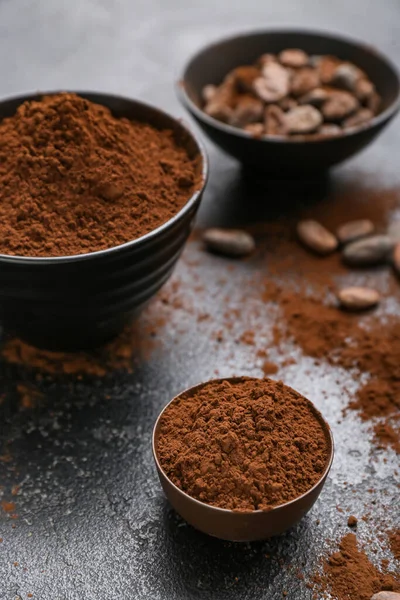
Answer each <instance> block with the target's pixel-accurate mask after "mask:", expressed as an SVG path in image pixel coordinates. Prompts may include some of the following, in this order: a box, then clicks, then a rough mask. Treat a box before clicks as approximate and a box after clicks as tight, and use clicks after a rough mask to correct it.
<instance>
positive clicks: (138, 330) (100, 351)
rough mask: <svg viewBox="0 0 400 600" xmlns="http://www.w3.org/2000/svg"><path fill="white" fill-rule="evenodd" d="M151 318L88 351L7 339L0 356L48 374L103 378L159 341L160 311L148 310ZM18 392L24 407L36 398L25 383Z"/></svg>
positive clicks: (143, 355) (130, 363) (128, 366)
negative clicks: (56, 349) (60, 349)
mask: <svg viewBox="0 0 400 600" xmlns="http://www.w3.org/2000/svg"><path fill="white" fill-rule="evenodd" d="M152 317H153V318H152V319H151V322H147V321H144V320H141V321H137V322H134V323H132V324H131V325H129V326H127V327H126V328H125V329H124V331H123V332H122V333H121V334H120V335H119V336H118V337H117V338H115V339H114V340H113V341H112V342H110V343H108V344H106V345H105V346H102V347H99V348H96V349H95V350H92V351H87V352H85V351H82V352H52V351H49V350H42V349H40V348H35V347H34V346H30V345H29V344H27V343H26V342H23V341H22V340H20V339H19V338H11V339H9V340H7V341H6V342H5V344H4V346H3V348H2V349H1V356H2V358H3V360H5V361H6V362H8V363H10V364H17V365H23V366H25V367H27V368H28V369H30V370H33V371H38V372H41V373H48V374H52V375H77V376H80V375H88V376H93V377H104V376H105V375H107V374H108V373H111V372H113V371H118V370H125V371H128V372H129V371H132V370H133V365H134V361H135V359H142V360H146V359H147V358H148V357H149V355H150V354H151V352H152V351H153V350H154V349H155V348H156V347H157V344H158V343H159V340H158V338H157V337H156V331H158V332H159V331H160V330H161V328H162V327H163V325H164V319H163V317H162V316H161V314H153V313H152ZM160 343H161V342H160ZM18 391H19V393H20V394H21V402H22V404H23V405H24V404H25V405H26V407H28V405H29V403H33V402H34V401H35V400H36V399H37V394H35V396H34V397H33V396H32V393H30V390H28V389H27V386H20V388H19V390H18ZM24 394H25V399H24Z"/></svg>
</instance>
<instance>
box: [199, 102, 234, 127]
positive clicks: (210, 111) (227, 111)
mask: <svg viewBox="0 0 400 600" xmlns="http://www.w3.org/2000/svg"><path fill="white" fill-rule="evenodd" d="M204 112H205V113H207V115H209V116H210V117H212V118H213V119H217V121H222V123H229V122H230V121H231V119H232V117H233V109H232V108H231V107H230V106H228V105H227V104H225V103H223V102H218V101H217V100H215V99H213V100H211V102H209V103H208V104H206V106H205V108H204Z"/></svg>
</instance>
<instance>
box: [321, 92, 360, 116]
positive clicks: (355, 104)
mask: <svg viewBox="0 0 400 600" xmlns="http://www.w3.org/2000/svg"><path fill="white" fill-rule="evenodd" d="M359 105H360V104H359V101H358V100H357V98H356V97H355V96H353V95H352V94H350V93H349V92H341V91H334V92H330V93H329V94H328V98H327V99H326V101H325V102H324V104H323V106H322V108H321V111H322V114H323V115H324V117H325V119H326V120H327V121H342V120H343V119H345V118H346V117H349V116H350V115H351V114H353V113H354V112H355V111H356V110H357V109H358V108H359Z"/></svg>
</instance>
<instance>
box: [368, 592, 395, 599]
mask: <svg viewBox="0 0 400 600" xmlns="http://www.w3.org/2000/svg"><path fill="white" fill-rule="evenodd" d="M371 600H400V594H398V593H397V592H387V591H384V592H378V593H377V594H374V595H373V596H372V597H371Z"/></svg>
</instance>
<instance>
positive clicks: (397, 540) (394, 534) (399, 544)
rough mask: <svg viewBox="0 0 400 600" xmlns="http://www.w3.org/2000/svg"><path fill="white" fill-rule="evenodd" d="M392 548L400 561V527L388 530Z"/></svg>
mask: <svg viewBox="0 0 400 600" xmlns="http://www.w3.org/2000/svg"><path fill="white" fill-rule="evenodd" d="M388 535H389V545H390V550H391V551H392V553H393V556H394V557H395V559H396V560H399V561H400V529H393V530H392V531H389V532H388Z"/></svg>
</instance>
